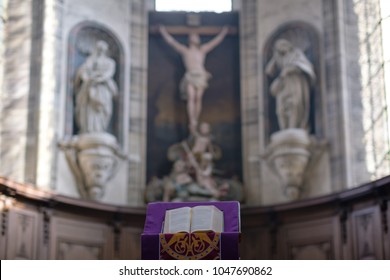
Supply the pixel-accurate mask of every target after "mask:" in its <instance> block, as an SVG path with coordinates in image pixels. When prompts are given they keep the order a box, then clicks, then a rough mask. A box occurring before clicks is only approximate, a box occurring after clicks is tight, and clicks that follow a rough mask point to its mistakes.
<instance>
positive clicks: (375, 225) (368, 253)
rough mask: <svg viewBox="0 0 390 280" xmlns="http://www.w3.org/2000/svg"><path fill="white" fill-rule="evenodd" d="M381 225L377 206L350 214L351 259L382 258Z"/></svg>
mask: <svg viewBox="0 0 390 280" xmlns="http://www.w3.org/2000/svg"><path fill="white" fill-rule="evenodd" d="M381 229H382V225H381V220H380V209H379V207H378V206H374V207H370V208H366V209H361V210H357V211H354V212H353V213H352V237H353V258H354V259H359V260H367V259H368V260H371V259H382V258H383V243H382V231H381Z"/></svg>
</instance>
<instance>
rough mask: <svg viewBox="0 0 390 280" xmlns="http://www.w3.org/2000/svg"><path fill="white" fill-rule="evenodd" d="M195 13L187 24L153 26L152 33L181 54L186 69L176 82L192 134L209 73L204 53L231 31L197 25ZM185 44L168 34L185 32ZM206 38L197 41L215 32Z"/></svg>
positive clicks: (196, 125)
mask: <svg viewBox="0 0 390 280" xmlns="http://www.w3.org/2000/svg"><path fill="white" fill-rule="evenodd" d="M199 24H200V18H199V17H198V15H197V14H188V16H187V25H188V26H169V27H165V26H153V27H151V29H150V31H151V32H152V33H160V34H161V36H162V37H163V39H164V40H165V42H166V43H167V44H168V45H170V46H171V47H172V48H173V49H175V50H176V51H177V52H178V53H179V54H180V55H181V57H182V60H183V63H184V66H185V69H186V72H185V74H184V77H183V78H182V80H181V82H180V92H181V97H182V98H183V99H184V100H186V102H187V114H188V119H189V130H190V133H191V134H192V135H193V136H195V135H196V132H197V127H198V121H199V117H200V114H201V111H202V97H203V94H204V91H205V89H206V88H207V87H208V80H209V79H210V77H211V74H210V73H209V72H207V71H206V69H205V67H204V63H205V59H206V55H207V53H209V52H210V51H211V50H213V49H214V48H215V47H216V46H218V45H219V44H220V43H221V42H222V40H223V39H224V38H225V36H226V35H227V34H228V33H235V32H236V30H235V29H233V28H228V27H227V26H224V27H222V28H221V27H216V26H209V27H200V26H199ZM187 34H188V46H186V45H183V44H181V43H179V42H178V41H177V40H175V38H174V37H173V36H172V35H187ZM215 34H216V36H215V37H214V38H213V39H211V40H210V41H208V42H206V43H204V44H201V42H200V37H199V36H200V35H215Z"/></svg>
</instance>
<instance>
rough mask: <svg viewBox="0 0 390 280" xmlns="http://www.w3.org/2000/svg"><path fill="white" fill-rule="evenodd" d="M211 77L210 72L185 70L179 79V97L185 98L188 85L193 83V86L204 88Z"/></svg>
mask: <svg viewBox="0 0 390 280" xmlns="http://www.w3.org/2000/svg"><path fill="white" fill-rule="evenodd" d="M210 78H211V74H210V73H209V72H207V71H204V72H186V73H185V74H184V77H183V79H182V80H181V81H180V93H181V98H182V99H184V100H187V97H188V93H187V87H188V85H193V86H194V87H195V88H197V89H199V88H201V89H205V88H207V87H208V85H209V84H208V80H209V79H210Z"/></svg>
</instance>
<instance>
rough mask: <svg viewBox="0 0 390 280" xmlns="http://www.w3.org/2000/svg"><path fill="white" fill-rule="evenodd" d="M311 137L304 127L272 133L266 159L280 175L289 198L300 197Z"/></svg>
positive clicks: (309, 155)
mask: <svg viewBox="0 0 390 280" xmlns="http://www.w3.org/2000/svg"><path fill="white" fill-rule="evenodd" d="M310 144H311V141H310V137H309V134H308V133H307V132H306V130H304V129H297V128H291V129H285V130H281V131H278V132H276V133H274V134H272V135H271V143H270V144H269V146H268V147H267V153H266V160H267V162H268V164H269V166H270V167H271V169H272V170H273V171H274V172H275V173H276V174H277V175H278V177H279V178H280V181H281V183H282V186H283V189H284V194H285V195H286V197H287V198H288V199H289V200H296V199H298V198H299V197H300V195H301V191H302V186H303V180H304V176H305V172H306V167H307V164H308V162H309V159H310V157H311V152H310Z"/></svg>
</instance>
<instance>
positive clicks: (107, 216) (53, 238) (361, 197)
mask: <svg viewBox="0 0 390 280" xmlns="http://www.w3.org/2000/svg"><path fill="white" fill-rule="evenodd" d="M389 196H390V177H386V178H383V179H381V180H378V181H376V182H372V183H369V184H366V185H363V186H361V187H358V188H354V189H351V190H348V191H344V192H341V193H337V194H332V195H328V196H323V197H319V198H314V199H310V200H304V201H298V202H294V203H288V204H282V205H273V206H269V207H267V206H262V207H251V208H247V207H245V206H243V207H242V209H241V219H242V242H241V258H242V259H390V239H389V232H388V231H389V224H390V210H389ZM144 220H145V208H134V207H120V206H113V205H106V204H101V203H96V202H91V201H87V200H80V199H75V198H69V197H65V196H62V195H56V194H54V193H48V192H43V191H40V190H37V189H36V188H34V186H31V185H27V184H18V183H15V182H12V181H10V180H7V179H5V178H0V226H1V230H0V259H139V258H140V235H141V233H142V229H143V223H144Z"/></svg>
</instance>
